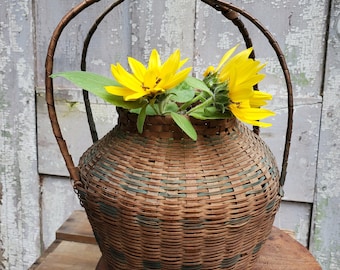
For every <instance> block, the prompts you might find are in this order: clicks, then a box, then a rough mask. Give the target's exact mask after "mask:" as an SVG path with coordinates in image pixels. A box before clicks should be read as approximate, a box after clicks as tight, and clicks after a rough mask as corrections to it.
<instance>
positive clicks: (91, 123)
mask: <svg viewBox="0 0 340 270" xmlns="http://www.w3.org/2000/svg"><path fill="white" fill-rule="evenodd" d="M122 2H124V0H119V1H117V2H114V3H113V4H111V6H109V7H108V8H107V9H106V10H105V11H104V13H103V14H101V15H100V16H99V17H98V18H97V20H96V21H95V22H94V24H93V25H92V27H91V28H90V30H89V32H88V34H87V35H86V38H85V41H84V46H83V51H82V55H81V66H80V69H81V70H82V71H85V70H86V56H87V51H88V47H89V45H90V42H91V39H92V37H93V35H94V33H95V32H96V30H97V28H98V26H99V24H100V23H101V22H102V21H103V19H104V18H105V17H106V15H107V14H109V13H110V12H111V11H112V10H113V9H114V8H115V7H117V6H118V5H119V4H121V3H122ZM83 98H84V103H85V110H86V115H87V121H88V124H89V128H90V132H91V137H92V141H93V142H96V141H98V133H97V130H96V124H95V122H94V119H93V114H92V109H91V104H90V99H89V92H88V91H86V90H83Z"/></svg>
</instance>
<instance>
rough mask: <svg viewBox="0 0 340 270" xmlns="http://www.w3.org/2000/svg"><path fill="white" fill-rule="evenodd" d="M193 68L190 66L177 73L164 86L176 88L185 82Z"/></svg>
mask: <svg viewBox="0 0 340 270" xmlns="http://www.w3.org/2000/svg"><path fill="white" fill-rule="evenodd" d="M191 70H192V68H191V67H188V68H186V69H183V70H182V71H180V72H178V73H176V75H175V76H173V77H172V78H171V80H170V81H169V82H167V84H166V85H165V86H164V88H167V89H171V88H174V87H175V86H176V85H178V84H180V83H181V82H183V81H184V80H185V79H186V78H187V77H188V75H189V73H190V72H191Z"/></svg>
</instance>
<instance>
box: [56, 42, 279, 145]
mask: <svg viewBox="0 0 340 270" xmlns="http://www.w3.org/2000/svg"><path fill="white" fill-rule="evenodd" d="M236 49H237V46H235V47H233V48H232V49H230V50H229V51H227V53H226V54H225V55H224V56H223V57H222V59H221V61H220V63H219V65H218V66H217V67H216V68H214V67H212V66H209V67H208V68H207V69H206V71H205V72H204V74H203V79H202V80H200V79H196V78H193V77H190V76H189V74H190V72H191V70H192V68H191V67H187V68H184V69H182V67H183V66H184V64H185V63H186V62H187V60H188V59H184V60H181V54H180V51H179V50H176V51H175V52H174V53H173V54H171V55H170V57H169V58H168V59H167V60H166V61H165V62H164V63H162V61H161V59H160V55H159V53H158V52H157V50H155V49H154V50H152V52H151V55H150V58H149V62H148V65H147V66H144V65H143V64H142V63H141V62H139V61H138V60H136V59H134V58H132V57H129V58H128V63H129V66H130V70H131V73H130V72H128V71H127V70H126V69H124V68H123V67H122V66H121V65H120V64H119V63H117V64H116V65H114V64H112V65H111V72H112V75H113V77H114V79H110V78H106V77H103V76H101V75H98V74H94V73H91V72H84V71H70V72H61V73H56V74H53V75H51V77H52V78H55V77H64V78H66V79H68V80H69V81H71V82H72V83H74V84H75V85H77V86H78V87H81V88H82V89H85V90H87V91H89V92H91V93H93V94H95V95H97V96H99V97H100V98H102V99H103V100H105V101H106V102H109V103H111V104H113V105H115V106H117V107H122V108H124V109H127V110H129V111H130V112H132V113H136V114H138V118H137V128H138V131H139V132H140V133H142V132H143V126H144V121H145V118H146V116H147V115H170V116H171V117H172V118H173V120H174V122H175V123H176V124H177V125H178V126H179V127H180V128H181V129H182V130H183V131H184V132H185V133H186V134H187V135H188V136H189V137H190V138H191V139H193V140H196V139H197V134H196V131H195V129H194V128H193V126H192V124H191V122H190V117H194V118H197V119H202V120H206V119H225V118H231V117H233V116H235V117H236V118H238V119H239V120H240V121H243V122H245V123H248V124H252V125H256V126H260V127H269V126H271V124H270V123H265V122H261V121H260V120H262V119H264V118H266V117H269V116H272V115H274V113H273V112H272V111H270V110H267V109H264V108H261V107H262V106H264V105H266V104H267V100H271V99H272V96H271V95H270V94H268V93H265V92H262V91H258V90H254V85H257V84H258V82H260V81H261V80H262V79H263V78H264V77H265V75H264V74H260V73H259V72H260V71H261V69H262V68H263V67H264V66H265V65H264V64H261V63H260V62H259V61H257V60H254V59H251V58H249V55H250V54H251V52H252V48H249V49H246V50H243V51H241V52H239V53H237V54H236V55H234V56H232V55H233V54H234V53H235V51H236ZM188 116H189V117H188Z"/></svg>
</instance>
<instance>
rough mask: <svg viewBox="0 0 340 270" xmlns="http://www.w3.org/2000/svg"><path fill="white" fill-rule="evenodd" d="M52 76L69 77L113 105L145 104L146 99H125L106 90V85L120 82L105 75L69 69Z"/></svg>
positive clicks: (126, 106)
mask: <svg viewBox="0 0 340 270" xmlns="http://www.w3.org/2000/svg"><path fill="white" fill-rule="evenodd" d="M50 77H51V78H57V77H62V78H64V79H67V80H68V81H70V82H71V83H73V84H74V85H76V86H78V87H80V88H82V89H84V90H87V91H89V92H91V93H92V94H94V95H96V96H98V97H100V98H101V99H103V100H104V101H106V102H108V103H111V104H113V105H116V106H119V107H122V108H125V109H134V108H139V107H142V106H143V105H144V101H141V100H138V101H125V100H124V99H123V97H120V96H115V95H112V94H110V93H108V92H107V91H106V90H105V88H104V87H105V86H109V85H112V86H119V83H118V82H117V81H115V80H114V79H110V78H106V77H104V76H101V75H98V74H95V73H92V72H87V71H68V72H60V73H55V74H52V75H51V76H50Z"/></svg>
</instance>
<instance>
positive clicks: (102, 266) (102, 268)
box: [96, 256, 110, 270]
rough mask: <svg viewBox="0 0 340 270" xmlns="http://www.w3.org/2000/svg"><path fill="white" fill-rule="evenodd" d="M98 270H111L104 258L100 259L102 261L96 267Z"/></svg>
mask: <svg viewBox="0 0 340 270" xmlns="http://www.w3.org/2000/svg"><path fill="white" fill-rule="evenodd" d="M96 270H110V269H109V267H108V266H107V264H106V262H105V260H104V258H103V256H101V257H100V260H99V262H98V264H97V266H96Z"/></svg>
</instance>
